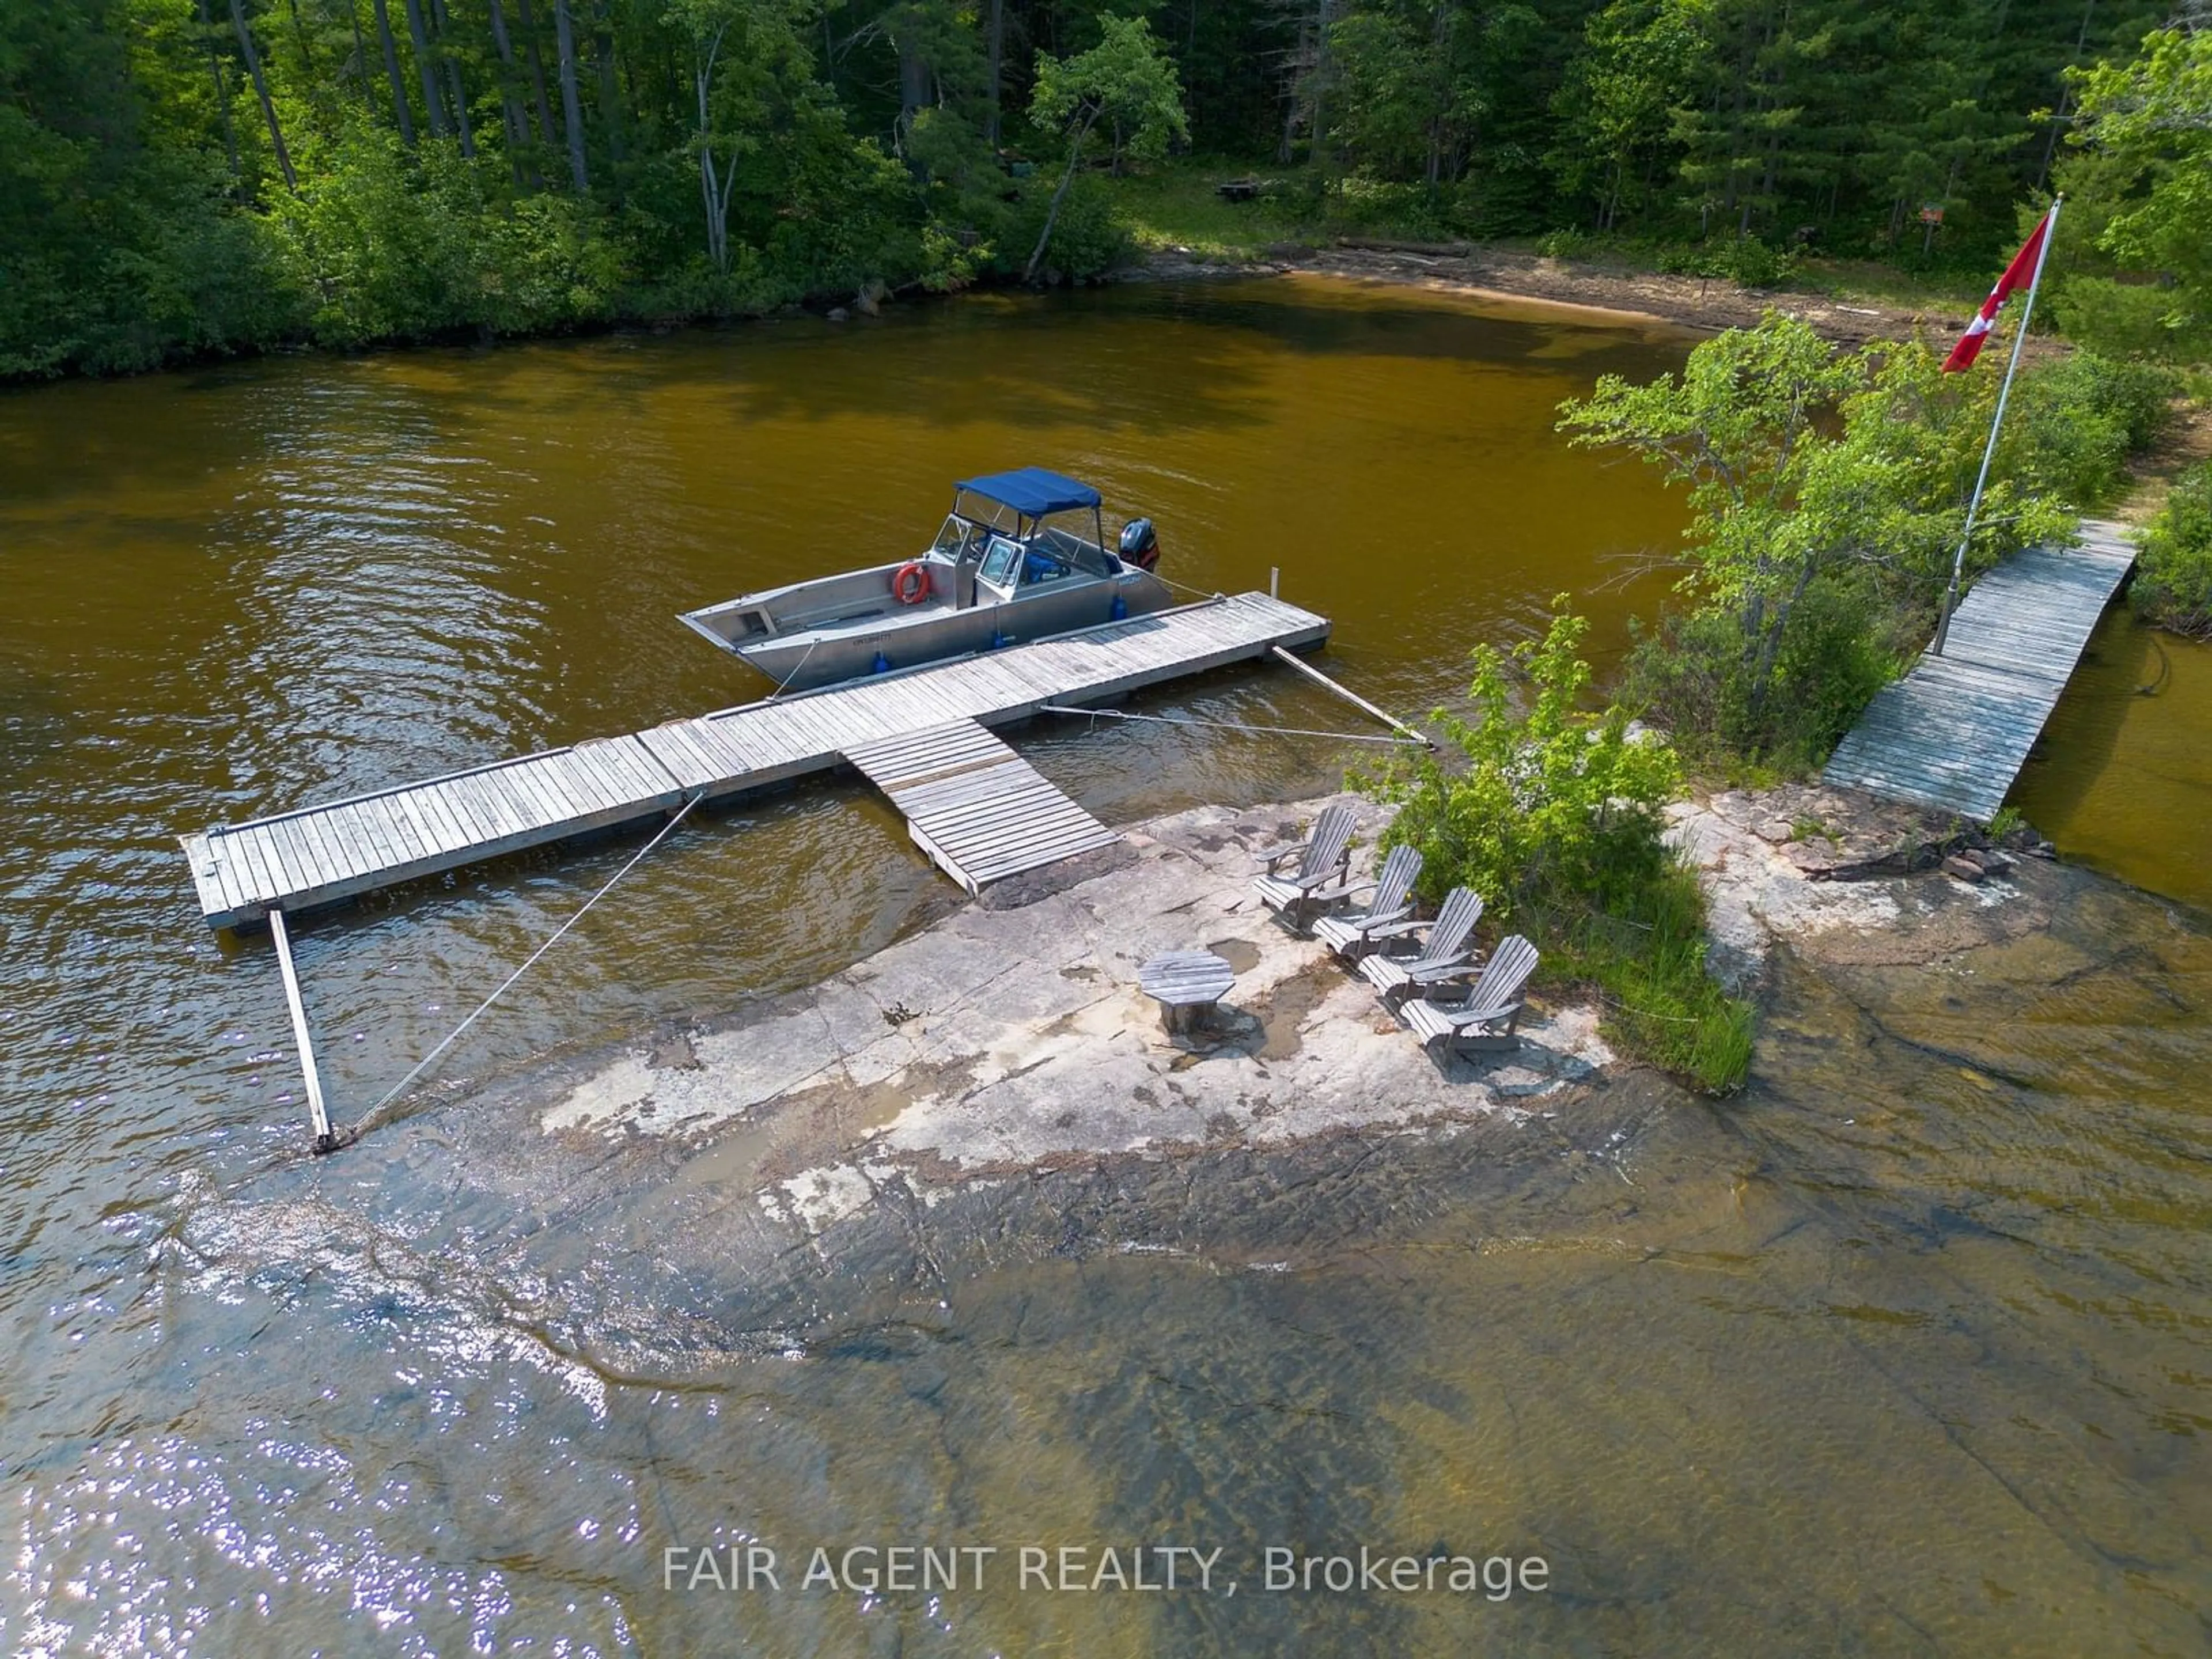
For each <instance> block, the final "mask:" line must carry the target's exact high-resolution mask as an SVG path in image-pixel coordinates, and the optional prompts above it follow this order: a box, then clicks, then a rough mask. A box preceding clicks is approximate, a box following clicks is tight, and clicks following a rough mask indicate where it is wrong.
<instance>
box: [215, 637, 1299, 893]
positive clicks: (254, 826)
mask: <svg viewBox="0 0 2212 1659" xmlns="http://www.w3.org/2000/svg"><path fill="white" fill-rule="evenodd" d="M1327 638H1328V621H1327V619H1326V618H1323V617H1318V616H1316V615H1315V614H1314V613H1313V612H1311V611H1302V610H1300V609H1299V608H1298V607H1297V606H1296V605H1285V604H1284V603H1283V602H1282V601H1281V600H1279V599H1273V598H1271V597H1269V596H1268V595H1267V594H1265V593H1241V594H1237V595H1235V596H1233V597H1231V598H1226V599H1209V600H1206V601H1205V602H1204V603H1201V604H1199V605H1184V606H1182V607H1180V608H1178V609H1176V610H1173V611H1160V612H1157V613H1155V614H1153V615H1152V616H1148V617H1130V618H1128V619H1127V620H1126V621H1123V622H1118V623H1104V624H1102V625H1100V626H1098V627H1096V628H1088V629H1078V630H1076V631H1075V632H1073V633H1069V634H1063V635H1058V636H1056V637H1053V638H1049V639H1042V640H1036V641H1030V642H1029V643H1027V644H1024V645H1013V646H1008V647H1005V648H1004V649H1002V650H998V651H992V652H986V653H981V654H980V655H977V656H973V657H964V658H960V659H956V660H954V661H951V662H942V663H933V664H928V665H924V666H921V667H917V668H910V669H906V670H903V671H900V672H897V673H891V674H881V675H878V676H875V677H874V678H870V679H866V680H858V681H854V682H852V683H850V684H843V685H834V686H825V687H823V689H821V690H817V691H810V692H806V693H804V694H802V695H800V696H792V697H777V698H772V699H770V700H769V701H767V702H753V703H746V704H744V706H742V707H740V708H727V709H724V710H722V711H721V712H720V713H719V714H706V715H702V716H700V717H699V718H697V719H692V720H671V721H670V722H668V723H667V724H666V725H665V726H655V727H653V729H652V730H651V731H649V732H635V733H633V734H631V735H629V736H628V737H618V738H599V739H595V740H593V741H592V742H589V743H580V744H576V745H574V747H573V748H568V749H555V750H547V751H546V752H544V753H543V754H537V755H527V756H524V757H521V758H520V759H516V760H510V761H502V762H500V763H497V764H495V765H491V766H480V767H476V768H472V769H470V770H468V771H465V772H455V773H452V774H449V775H446V776H443V777H438V778H432V779H430V780H428V781H427V782H423V783H416V784H410V785H406V786H404V787H399V788H394V789H384V790H379V791H377V792H375V793H371V794H367V795H358V796H355V797H352V798H351V799H346V800H339V801H332V802H330V803H328V804H326V805H319V806H308V807H301V808H300V809H298V810H296V811H288V812H280V813H277V814H276V815H275V816H273V817H264V818H255V819H253V820H252V822H250V823H240V824H217V825H215V826H214V827H213V828H211V829H207V830H204V831H203V832H201V833H198V834H196V835H188V836H183V837H182V838H181V839H182V842H183V844H184V849H185V857H186V859H187V860H189V861H190V863H191V872H192V881H193V884H194V886H195V888H196V889H197V893H198V897H199V905H200V911H201V914H202V915H203V916H204V918H205V920H206V921H207V923H208V925H209V926H210V927H239V926H241V925H244V924H246V923H250V922H256V921H262V920H264V919H265V918H266V917H267V915H268V914H269V912H270V910H271V909H276V908H282V909H285V910H291V911H298V910H302V909H306V908H309V907H311V906H314V905H320V904H328V903H331V902H335V901H337V900H340V899H345V898H350V897H353V896H356V895H358V894H362V893H366V892H371V891H374V890H376V889H379V888H383V887H390V886H394V885H397V884H399V883H401V882H405V881H412V880H415V879H416V878H420V877H422V876H428V875H435V874H437V873H438V872H441V871H446V870H453V869H457V868H459V867H460V866H464V865H469V864H474V863H477V862H479V861H481V860H485V859H489V858H495V857H498V856H499V855H500V854H505V853H512V852H517V851H520V849H522V848H526V847H537V846H542V845H544V844H545V843H547V842H556V841H562V840H565V839H567V838H568V837H569V836H576V835H580V834H584V833H586V832H587V831H590V830H593V829H605V828H607V827H610V826H611V825H615V824H619V823H629V822H632V821H634V820H637V819H641V818H647V817H653V816H655V815H657V814H660V813H665V812H669V811H674V810H676V809H677V808H678V806H680V805H682V804H683V803H684V801H685V800H687V799H692V798H695V797H696V798H700V799H719V798H721V797H724V796H729V795H735V794H738V793H741V792H743V791H744V790H748V789H757V788H759V787H763V786H764V785H768V784H773V783H779V782H781V781H785V780H787V779H789V778H794V777H798V776H801V775H805V774H807V773H811V772H818V771H824V770H827V769H830V768H832V767H836V766H841V765H843V764H844V763H846V761H847V760H848V757H854V755H855V753H856V751H866V750H870V749H871V747H872V746H876V745H881V744H884V743H885V742H886V741H887V740H890V739H896V738H908V737H911V736H914V735H915V734H916V733H922V732H930V731H932V730H933V729H938V730H941V729H945V728H947V727H957V726H968V725H971V724H980V725H981V726H999V725H1004V724H1006V723H1009V722H1011V721H1014V720H1024V719H1027V718H1028V717H1029V716H1030V715H1032V714H1036V712H1037V710H1038V709H1039V708H1041V707H1042V706H1043V705H1044V704H1047V703H1083V702H1102V701H1103V700H1105V699H1108V698H1110V697H1115V696H1121V695H1123V694H1125V693H1127V692H1130V691H1133V690H1139V689H1140V688H1142V687H1145V686H1148V685H1157V684H1161V683H1162V682H1164V681H1167V680H1171V679H1176V678H1181V677H1182V676H1184V675H1188V674H1195V673H1200V672H1202V671H1205V670H1206V669H1209V668H1218V667H1220V666H1222V665H1225V664H1227V663H1232V662H1241V661H1245V660H1249V659H1252V658H1255V657H1261V656H1265V655H1266V654H1267V653H1268V652H1270V651H1271V650H1273V648H1274V647H1277V646H1290V647H1303V646H1313V645H1318V644H1320V643H1321V642H1322V641H1324V640H1326V639H1327ZM981 735H986V736H987V734H981ZM993 741H994V743H995V739H994V740H993ZM998 746H999V748H1000V750H1001V751H1002V754H1001V757H1000V762H999V765H998V768H997V770H998V771H999V773H1000V774H1001V775H1002V777H1001V781H1005V782H1006V783H1008V784H1010V785H1011V784H1012V782H1013V781H1016V780H1015V776H1014V775H1013V774H1012V773H1011V772H1007V771H1006V770H1005V766H1004V761H1005V759H1006V758H1012V750H1005V749H1004V746H1003V745H998ZM1017 764H1018V762H1017ZM1023 770H1024V771H1025V772H1027V771H1028V769H1027V768H1026V767H1024V768H1023ZM1029 775H1030V777H1033V778H1036V782H1037V784H1038V785H1039V786H1041V787H1042V789H1043V790H1044V791H1045V792H1047V793H1045V794H1035V793H1031V794H1030V795H1027V796H1024V797H1023V799H1026V800H1028V801H1029V802H1030V803H1031V805H1034V806H1035V807H1036V809H1037V810H1038V811H1044V810H1045V809H1046V808H1048V807H1051V808H1052V811H1054V812H1055V813H1056V812H1057V811H1058V808H1057V807H1056V806H1053V803H1055V802H1056V803H1060V804H1061V805H1066V806H1069V807H1073V805H1074V804H1073V802H1072V801H1068V800H1067V799H1066V797H1065V796H1064V795H1061V794H1060V793H1059V792H1058V791H1057V790H1054V789H1053V788H1052V787H1051V786H1050V785H1049V784H1048V783H1046V782H1045V781H1044V780H1043V779H1042V777H1037V776H1036V774H1035V773H1034V772H1029ZM977 782H978V787H980V783H981V780H978V781H977ZM915 787H920V783H919V781H917V782H916V784H915ZM895 799H896V797H895ZM916 799H917V800H927V803H928V804H929V805H931V806H932V808H933V809H939V808H942V809H943V810H944V811H945V813H946V814H947V816H945V817H942V818H940V819H939V823H940V826H941V827H942V828H943V829H945V834H946V836H951V837H952V838H953V839H954V840H955V841H957V842H958V845H959V847H960V848H961V849H962V850H961V851H959V852H957V853H955V852H949V851H948V852H945V853H944V854H943V855H940V848H941V846H942V843H939V842H937V840H936V839H935V836H936V832H935V831H934V830H932V831H930V832H929V833H930V835H931V837H932V838H931V839H930V840H923V836H922V829H921V826H920V825H918V826H917V833H916V836H915V838H916V840H917V841H921V842H922V845H923V846H924V847H925V848H929V849H930V855H931V856H932V857H933V858H936V859H937V860H938V862H939V863H940V864H944V863H945V861H946V858H947V857H950V858H951V859H952V860H953V864H951V865H948V866H947V868H948V869H949V870H952V871H953V873H954V876H955V879H958V880H961V881H962V882H963V885H965V884H968V883H967V878H966V877H963V876H962V875H961V874H960V873H959V872H960V871H963V870H964V871H966V872H968V875H969V876H972V877H974V878H975V879H976V880H977V881H979V882H981V881H992V880H996V879H998V878H999V874H1011V873H1012V871H1013V869H1014V868H1033V867H1035V866H1034V865H1016V866H1011V867H1007V868H1004V869H1001V868H1000V866H1001V864H1002V862H1003V860H1005V859H1006V857H1009V856H1012V855H1014V854H1016V853H1017V851H1018V842H1017V841H1016V840H1015V839H1014V838H1013V836H1012V831H1013V829H1014V827H1015V826H1014V824H1013V823H1012V821H1011V820H1009V821H1006V822H1000V821H998V820H990V822H991V823H992V824H993V826H994V834H996V835H997V836H999V837H1000V838H999V839H998V840H996V841H990V840H988V839H987V838H985V839H982V840H975V839H961V838H960V837H958V836H954V835H953V831H954V830H955V829H961V830H963V831H964V830H966V829H978V830H979V831H980V829H981V825H982V823H984V822H985V820H986V818H987V814H984V813H982V812H981V811H980V808H981V805H982V803H981V801H980V800H969V801H964V802H963V803H961V805H960V808H959V810H958V811H957V812H956V811H953V809H952V807H951V805H949V804H948V802H947V801H946V800H945V798H944V797H943V796H941V795H937V794H929V795H926V796H917V797H916ZM1057 822H1058V820H1057V819H1055V823H1057ZM1085 823H1090V824H1091V825H1092V826H1093V827H1094V828H1096V829H1100V830H1101V831H1103V826H1102V825H1097V823H1096V821H1095V820H1092V819H1089V818H1088V817H1086V818H1085ZM1074 839H1077V837H1073V836H1071V837H1069V838H1067V842H1066V844H1068V845H1070V846H1073V841H1074ZM1055 844H1056V843H1055ZM1055 856H1060V854H1055ZM967 860H973V861H972V862H969V861H967ZM1040 861H1042V860H1040ZM955 866H957V868H955ZM992 871H998V872H999V874H992V873H987V872H992ZM971 890H972V889H971Z"/></svg>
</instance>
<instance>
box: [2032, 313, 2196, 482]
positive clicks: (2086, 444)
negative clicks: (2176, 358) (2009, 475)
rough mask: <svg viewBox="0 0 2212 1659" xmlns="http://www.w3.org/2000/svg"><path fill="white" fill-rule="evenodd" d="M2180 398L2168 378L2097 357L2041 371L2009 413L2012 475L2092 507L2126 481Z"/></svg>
mask: <svg viewBox="0 0 2212 1659" xmlns="http://www.w3.org/2000/svg"><path fill="white" fill-rule="evenodd" d="M2177 391H2179V381H2178V380H2177V379H2176V377H2175V375H2174V374H2172V371H2171V370H2168V369H2165V368H2159V367H2157V366H2155V365H2153V364H2149V363H2143V362H2120V361H2117V360H2115V359H2112V358H2109V357H2104V356H2098V355H2097V354H2096V353H2094V352H2089V351H2076V352H2073V353H2070V354H2069V355H2068V356H2065V357H2063V358H2061V359H2059V360H2058V361H2057V362H2052V363H2047V364H2045V365H2042V366H2040V367H2039V368H2037V369H2036V370H2035V371H2034V372H2033V374H2024V375H2022V376H2021V382H2020V385H2019V386H2017V387H2016V388H2015V391H2014V393H2013V401H2012V404H2011V406H2010V407H2009V408H2008V410H2006V411H2005V425H2006V428H2008V433H2009V434H2010V435H2011V441H2012V443H2013V445H2014V449H2013V456H2014V465H2015V469H2016V470H2017V471H2018V472H2019V473H2020V474H2021V477H2022V479H2023V482H2024V483H2027V485H2028V486H2029V487H2031V488H2033V489H2037V490H2039V492H2041V493H2043V494H2045V495H2049V496H2051V497H2054V498H2055V499H2057V500H2058V501H2066V502H2070V503H2071V504H2073V505H2074V506H2075V507H2077V508H2082V509H2086V508H2088V507H2094V506H2096V505H2097V504H2098V503H2099V502H2100V501H2106V500H2108V499H2109V498H2110V497H2111V496H2112V493H2113V492H2114V491H2115V490H2116V489H2118V487H2119V486H2120V485H2121V484H2122V483H2124V481H2125V479H2126V476H2127V461H2128V458H2129V457H2130V455H2134V454H2137V453H2141V452H2142V450H2144V449H2147V448H2148V447H2149V446H2150V444H2151V442H2152V441H2153V440H2154V439H2155V438H2156V437H2157V436H2158V435H2159V434H2160V432H2161V431H2163V430H2164V429H2165V427H2166V422H2167V421H2168V420H2169V419H2170V418H2171V417H2172V409H2173V396H2174V393H2175V392H2177Z"/></svg>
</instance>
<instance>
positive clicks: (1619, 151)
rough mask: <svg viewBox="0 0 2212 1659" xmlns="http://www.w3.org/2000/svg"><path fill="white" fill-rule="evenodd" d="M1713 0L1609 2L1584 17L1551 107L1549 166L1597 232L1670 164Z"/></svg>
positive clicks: (1632, 205)
mask: <svg viewBox="0 0 2212 1659" xmlns="http://www.w3.org/2000/svg"><path fill="white" fill-rule="evenodd" d="M1712 24H1713V0H1613V3H1612V4H1611V5H1608V6H1607V7H1606V9H1604V10H1602V11H1601V12H1598V13H1597V14H1595V15H1594V16H1592V17H1591V19H1590V20H1589V27H1588V28H1587V29H1586V30H1585V32H1584V35H1583V52H1582V53H1581V54H1580V55H1579V56H1578V57H1577V58H1576V59H1575V62H1574V64H1573V66H1572V67H1571V69H1570V70H1568V72H1567V79H1566V83H1565V85H1564V86H1563V87H1562V88H1560V89H1559V95H1558V97H1557V98H1556V99H1555V100H1554V103H1553V108H1554V112H1556V114H1557V115H1558V117H1559V122H1560V127H1559V140H1558V142H1557V143H1556V144H1555V145H1554V146H1553V150H1552V155H1551V164H1552V167H1553V172H1554V173H1556V175H1557V176H1558V178H1559V183H1560V185H1561V186H1562V187H1563V188H1564V189H1565V190H1566V191H1567V192H1568V193H1569V194H1570V195H1571V196H1575V197H1582V198H1584V199H1586V200H1587V201H1589V203H1590V204H1592V206H1593V209H1594V210H1595V216H1596V224H1597V228H1598V229H1600V230H1601V231H1604V230H1611V229H1613V227H1614V226H1615V225H1616V224H1617V223H1618V222H1620V216H1621V215H1622V214H1623V213H1624V212H1629V213H1633V212H1634V211H1635V210H1638V208H1640V207H1642V206H1643V205H1644V203H1646V202H1647V201H1649V200H1650V199H1651V197H1652V195H1653V192H1654V191H1655V190H1656V188H1657V186H1658V185H1660V184H1661V183H1662V180H1663V179H1665V178H1666V177H1667V176H1668V173H1670V172H1671V170H1672V165H1673V162H1674V125H1675V113H1674V112H1675V111H1676V110H1677V109H1678V108H1680V107H1681V106H1683V105H1685V104H1686V103H1687V102H1688V101H1689V100H1690V99H1691V97H1692V91H1693V88H1694V87H1695V85H1696V83H1697V82H1698V80H1699V77H1700V76H1701V75H1702V74H1703V73H1704V71H1705V61H1706V59H1707V58H1709V57H1710V56H1711V52H1712V34H1711V30H1712Z"/></svg>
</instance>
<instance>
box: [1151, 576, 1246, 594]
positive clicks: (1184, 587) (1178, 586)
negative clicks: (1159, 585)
mask: <svg viewBox="0 0 2212 1659" xmlns="http://www.w3.org/2000/svg"><path fill="white" fill-rule="evenodd" d="M1152 580H1154V581H1156V582H1165V583H1166V584H1167V585H1168V586H1170V587H1172V588H1174V589H1175V590H1176V592H1180V593H1195V594H1197V595H1198V597H1199V598H1200V599H1227V598H1228V597H1229V596H1228V595H1227V594H1226V593H1222V592H1212V593H1209V592H1206V590H1205V589H1204V588H1202V587H1193V586H1191V585H1190V584H1189V583H1188V582H1179V581H1177V580H1176V579H1175V578H1174V577H1173V576H1163V575H1162V574H1160V573H1159V572H1158V571H1157V570H1155V571H1153V572H1152Z"/></svg>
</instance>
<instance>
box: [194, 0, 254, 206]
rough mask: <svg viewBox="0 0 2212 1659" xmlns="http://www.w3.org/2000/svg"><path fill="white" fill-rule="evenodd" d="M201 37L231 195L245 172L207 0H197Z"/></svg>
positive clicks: (243, 182) (243, 181) (242, 184)
mask: <svg viewBox="0 0 2212 1659" xmlns="http://www.w3.org/2000/svg"><path fill="white" fill-rule="evenodd" d="M199 6H200V38H201V39H202V40H204V41H205V42H206V44H207V55H208V73H209V74H210V75H212V76H215V111H216V114H217V115H218V116H220V117H221V118H222V153H223V154H224V155H227V156H228V157H229V158H230V188H231V191H232V193H233V194H234V195H236V194H239V193H240V192H241V191H243V190H244V188H245V185H246V171H245V169H244V168H242V167H240V166H239V164H238V129H237V128H236V127H235V126H234V125H231V119H230V87H229V83H228V82H226V81H224V79H223V78H222V53H221V52H217V51H216V49H215V19H214V18H212V17H210V16H209V15H208V9H207V0H199Z"/></svg>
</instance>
